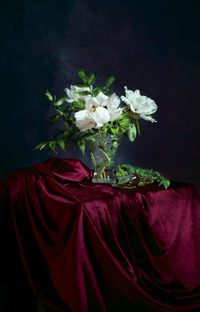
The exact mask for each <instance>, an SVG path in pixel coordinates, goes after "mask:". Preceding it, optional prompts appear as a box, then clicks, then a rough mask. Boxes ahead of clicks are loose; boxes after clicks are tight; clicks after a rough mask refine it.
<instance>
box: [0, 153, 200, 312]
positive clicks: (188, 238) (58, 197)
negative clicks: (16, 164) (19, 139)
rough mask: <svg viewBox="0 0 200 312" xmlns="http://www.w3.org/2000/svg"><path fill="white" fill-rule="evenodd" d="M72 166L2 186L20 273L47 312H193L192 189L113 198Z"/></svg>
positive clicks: (198, 235)
mask: <svg viewBox="0 0 200 312" xmlns="http://www.w3.org/2000/svg"><path fill="white" fill-rule="evenodd" d="M92 174H93V172H92V171H91V170H90V169H88V168H87V167H86V166H85V165H83V164H82V163H81V162H80V161H79V160H75V159H59V158H51V159H49V160H48V161H46V162H45V163H42V164H36V165H33V166H32V167H31V168H27V169H23V170H18V171H12V172H10V173H9V174H8V177H7V179H6V180H5V181H2V182H0V203H1V207H3V206H5V205H7V209H10V208H11V211H12V217H13V222H14V223H13V224H14V228H15V235H16V237H17V243H18V247H19V250H20V255H21V259H22V261H23V265H24V268H25V271H26V274H27V276H28V279H29V281H30V284H31V286H32V289H33V291H34V293H35V295H36V296H37V297H38V300H39V301H40V302H41V303H42V304H43V305H44V306H46V307H48V308H49V309H50V311H62V312H67V311H72V312H79V311H80V312H88V311H91V312H93V311H95V312H96V311H106V312H110V311H134V312H135V311H146V312H149V311H200V198H199V195H198V193H197V191H196V189H195V187H194V186H193V185H186V184H181V183H172V184H171V186H170V188H169V189H167V190H165V189H163V188H159V187H158V186H157V185H148V186H145V187H140V188H139V187H138V188H136V189H132V190H120V189H117V188H113V187H112V186H109V185H100V184H93V183H92V182H91V178H92Z"/></svg>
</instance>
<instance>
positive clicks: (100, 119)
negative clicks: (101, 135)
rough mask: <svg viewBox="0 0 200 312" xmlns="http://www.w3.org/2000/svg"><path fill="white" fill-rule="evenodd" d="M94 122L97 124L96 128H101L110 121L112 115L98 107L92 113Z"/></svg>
mask: <svg viewBox="0 0 200 312" xmlns="http://www.w3.org/2000/svg"><path fill="white" fill-rule="evenodd" d="M91 114H92V117H93V120H94V121H95V122H96V126H95V128H96V129H98V128H101V127H102V126H103V125H104V124H105V123H107V122H108V121H110V114H109V112H108V110H107V109H106V108H104V107H101V106H99V107H97V108H96V109H95V111H94V112H92V113H91Z"/></svg>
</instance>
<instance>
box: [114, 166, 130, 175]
mask: <svg viewBox="0 0 200 312" xmlns="http://www.w3.org/2000/svg"><path fill="white" fill-rule="evenodd" d="M117 168H118V171H117V173H116V176H117V177H119V176H123V175H127V174H128V172H127V171H125V170H123V169H122V168H121V166H120V165H118V166H117Z"/></svg>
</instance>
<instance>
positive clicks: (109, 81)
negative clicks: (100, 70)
mask: <svg viewBox="0 0 200 312" xmlns="http://www.w3.org/2000/svg"><path fill="white" fill-rule="evenodd" d="M114 81H115V77H114V76H110V77H109V78H108V79H107V81H106V87H109V86H110V85H111V84H112V83H113V82H114Z"/></svg>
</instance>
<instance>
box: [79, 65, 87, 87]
mask: <svg viewBox="0 0 200 312" xmlns="http://www.w3.org/2000/svg"><path fill="white" fill-rule="evenodd" d="M78 75H79V77H80V78H81V80H83V82H85V83H86V84H88V75H87V74H86V72H85V70H84V69H82V68H79V70H78Z"/></svg>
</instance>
